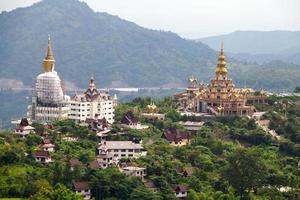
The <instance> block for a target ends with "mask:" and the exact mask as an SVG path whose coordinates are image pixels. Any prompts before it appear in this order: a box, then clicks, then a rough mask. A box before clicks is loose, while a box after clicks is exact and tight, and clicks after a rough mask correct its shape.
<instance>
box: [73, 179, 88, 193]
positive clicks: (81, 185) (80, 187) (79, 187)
mask: <svg viewBox="0 0 300 200" xmlns="http://www.w3.org/2000/svg"><path fill="white" fill-rule="evenodd" d="M73 188H74V189H75V191H81V190H89V189H90V186H89V183H88V182H86V181H79V182H75V183H74V184H73Z"/></svg>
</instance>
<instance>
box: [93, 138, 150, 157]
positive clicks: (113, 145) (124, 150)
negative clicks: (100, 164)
mask: <svg viewBox="0 0 300 200" xmlns="http://www.w3.org/2000/svg"><path fill="white" fill-rule="evenodd" d="M98 153H99V155H102V154H113V155H114V157H117V158H118V159H121V158H130V157H134V158H137V157H140V156H143V155H146V154H147V152H146V151H145V149H144V147H143V146H142V144H140V143H133V142H132V141H102V142H101V143H100V144H99V146H98Z"/></svg>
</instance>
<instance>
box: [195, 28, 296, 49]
mask: <svg viewBox="0 0 300 200" xmlns="http://www.w3.org/2000/svg"><path fill="white" fill-rule="evenodd" d="M198 41H201V42H203V43H205V44H207V45H209V46H210V47H212V48H213V49H215V50H217V49H219V48H220V42H221V41H224V43H225V44H227V45H226V50H227V51H228V52H231V53H249V54H291V53H297V52H299V51H300V31H235V32H233V33H229V34H225V35H219V36H212V37H206V38H201V39H199V40H198Z"/></svg>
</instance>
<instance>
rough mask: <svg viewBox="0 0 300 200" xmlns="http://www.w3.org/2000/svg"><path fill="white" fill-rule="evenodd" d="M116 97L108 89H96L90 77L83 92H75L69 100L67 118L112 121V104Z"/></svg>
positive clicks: (78, 120)
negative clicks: (87, 85)
mask: <svg viewBox="0 0 300 200" xmlns="http://www.w3.org/2000/svg"><path fill="white" fill-rule="evenodd" d="M115 101H116V99H115V98H112V97H111V96H110V95H109V94H108V91H101V92H100V91H98V90H97V88H96V86H95V83H94V79H93V78H91V80H90V82H89V87H88V88H87V90H86V91H85V92H84V93H83V94H76V95H75V96H73V97H72V98H71V100H70V101H69V107H70V113H69V119H72V120H74V121H76V122H78V123H83V122H85V121H86V119H87V118H89V119H103V118H105V119H106V120H107V121H108V123H110V124H112V123H113V122H114V111H115V110H114V105H115V104H116V102H115Z"/></svg>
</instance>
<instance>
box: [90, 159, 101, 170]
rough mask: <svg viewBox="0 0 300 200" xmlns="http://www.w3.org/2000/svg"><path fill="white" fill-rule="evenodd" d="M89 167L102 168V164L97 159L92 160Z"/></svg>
mask: <svg viewBox="0 0 300 200" xmlns="http://www.w3.org/2000/svg"><path fill="white" fill-rule="evenodd" d="M89 167H90V168H91V169H99V168H101V166H100V164H99V162H98V161H97V160H93V161H91V162H90V163H89Z"/></svg>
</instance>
